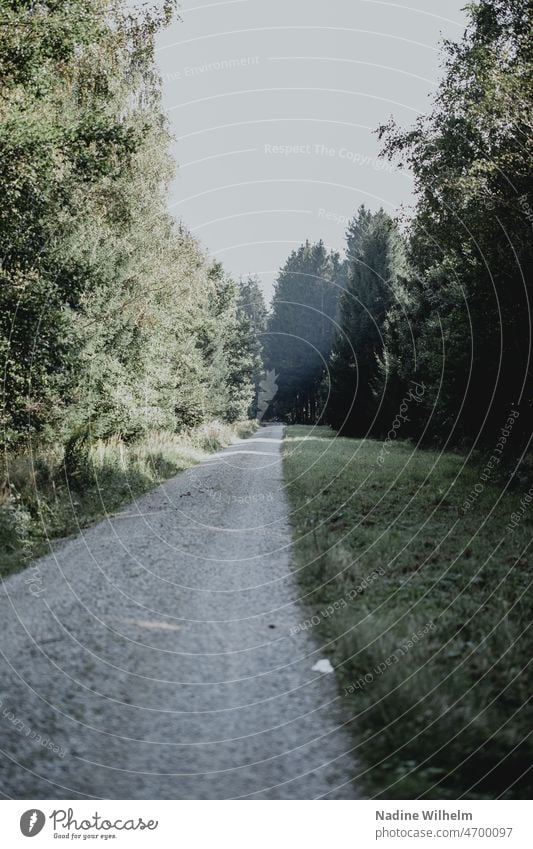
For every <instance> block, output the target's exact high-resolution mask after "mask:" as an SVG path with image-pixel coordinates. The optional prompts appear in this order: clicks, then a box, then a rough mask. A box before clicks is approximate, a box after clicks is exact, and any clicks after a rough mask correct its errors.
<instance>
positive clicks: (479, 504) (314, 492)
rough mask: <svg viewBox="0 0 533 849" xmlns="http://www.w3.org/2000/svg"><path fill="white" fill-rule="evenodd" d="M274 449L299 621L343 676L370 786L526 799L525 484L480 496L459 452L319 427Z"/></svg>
mask: <svg viewBox="0 0 533 849" xmlns="http://www.w3.org/2000/svg"><path fill="white" fill-rule="evenodd" d="M283 456H284V473H285V480H286V481H287V491H288V495H289V500H290V502H291V506H292V513H291V515H292V519H293V522H294V524H295V535H294V536H295V568H296V570H297V572H296V574H297V577H298V580H299V581H300V583H301V586H302V592H303V594H304V596H305V598H306V600H307V603H308V605H309V612H308V613H307V614H304V617H303V622H302V625H301V627H302V629H304V630H306V629H307V627H308V625H306V623H312V624H311V627H313V625H314V623H316V625H315V626H314V628H313V633H314V634H315V636H316V638H317V639H318V641H319V642H320V644H321V645H322V646H323V647H324V650H325V651H326V652H328V654H329V656H330V658H331V662H332V664H333V666H334V667H335V670H336V672H337V674H338V678H339V684H340V692H341V699H342V701H343V702H344V703H345V706H346V713H347V718H348V717H349V719H350V720H351V722H350V725H351V728H352V729H353V733H354V736H355V738H356V739H355V745H356V747H357V755H358V758H359V760H360V762H361V770H360V780H361V781H362V782H364V785H365V789H366V792H367V793H368V795H371V796H374V795H376V796H378V797H379V798H385V799H390V798H396V799H412V798H427V799H442V798H449V799H457V798H458V797H466V798H491V799H493V798H495V797H496V796H498V797H500V795H502V796H503V797H504V798H518V799H521V798H528V796H529V794H530V793H531V790H532V781H531V772H530V770H529V765H530V763H531V758H532V755H533V751H532V749H533V747H532V743H531V736H530V717H529V713H530V712H529V707H528V703H529V701H530V692H529V690H530V687H529V679H528V675H527V667H528V665H529V663H530V657H531V639H530V638H528V637H527V635H528V633H530V623H531V617H532V613H533V610H532V596H531V592H530V579H531V575H530V570H529V569H528V564H527V557H526V556H525V554H524V552H525V551H526V550H527V548H528V546H529V544H530V540H531V530H532V528H531V518H530V517H528V516H527V514H526V515H524V514H523V512H521V511H520V503H521V501H520V500H521V498H523V495H522V493H520V492H518V491H516V490H514V491H513V490H510V491H508V492H507V493H506V494H505V495H504V497H503V498H502V487H503V486H504V484H505V480H501V481H498V480H496V478H495V479H494V480H493V481H487V482H485V483H483V485H482V489H481V491H480V492H478V491H477V490H476V487H479V484H480V481H481V480H482V479H483V478H482V477H481V475H483V468H484V466H483V465H482V464H481V465H479V466H478V465H477V464H474V463H471V464H470V465H468V466H466V465H465V457H464V455H461V454H460V453H459V452H454V453H450V452H442V451H440V450H439V451H434V450H433V451H430V450H420V449H419V450H418V451H414V452H413V450H412V446H409V445H408V444H407V443H405V442H403V443H402V442H400V441H391V442H389V443H388V444H387V443H383V442H379V441H373V440H368V439H367V440H353V439H343V438H341V437H339V436H338V434H336V433H334V432H333V431H331V430H328V429H326V428H316V427H314V428H312V429H311V428H305V427H293V428H289V429H288V430H287V432H286V438H285V440H284V451H283ZM383 457H385V462H382V459H383ZM473 492H476V493H477V494H476V501H475V507H472V509H470V510H466V511H465V510H464V504H465V503H467V502H468V499H469V498H471V496H472V493H473ZM488 516H490V521H488V522H487V521H485V520H484V517H488ZM513 516H517V517H520V516H523V518H522V519H521V520H517V521H516V522H513V521H512V517H513ZM480 523H481V524H482V527H483V532H482V533H480V532H479V529H480ZM313 617H314V618H313ZM420 635H421V636H420ZM295 639H297V635H296V636H295ZM409 644H410V645H409ZM406 646H407V648H405V647H406ZM358 777H359V776H357V775H355V776H354V778H355V779H356V780H357V778H358Z"/></svg>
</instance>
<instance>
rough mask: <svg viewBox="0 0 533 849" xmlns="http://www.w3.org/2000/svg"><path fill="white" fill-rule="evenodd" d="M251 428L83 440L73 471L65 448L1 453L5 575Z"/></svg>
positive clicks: (1, 572) (0, 533)
mask: <svg viewBox="0 0 533 849" xmlns="http://www.w3.org/2000/svg"><path fill="white" fill-rule="evenodd" d="M254 428H255V423H254V422H238V423H236V424H234V425H228V424H223V423H221V422H211V423H209V424H206V425H202V426H201V427H198V428H196V429H194V430H191V431H189V432H187V433H183V434H175V433H169V432H154V433H151V434H149V435H147V436H145V437H144V438H143V439H141V440H139V441H138V442H134V443H125V442H123V441H121V440H120V439H113V440H109V441H106V442H102V441H98V442H95V443H93V444H90V445H83V446H80V448H79V450H78V455H77V457H75V458H73V457H70V458H69V471H68V472H67V471H66V464H65V451H64V450H63V449H62V448H61V447H48V448H47V449H42V450H36V451H35V452H32V453H25V452H21V453H18V454H14V455H10V456H9V455H8V456H7V457H4V466H3V478H4V480H3V486H1V487H0V576H3V577H5V576H6V575H8V574H9V573H11V572H13V571H16V570H17V569H20V568H22V567H23V566H25V565H27V564H28V562H29V561H30V560H32V559H33V558H34V557H36V556H38V555H40V554H43V553H45V552H47V551H49V550H50V547H51V545H52V544H53V541H54V540H57V539H58V538H61V537H65V536H69V535H70V534H74V533H77V532H78V531H79V530H80V529H81V528H83V527H86V526H87V525H88V524H90V523H91V522H94V521H95V520H97V519H99V518H102V517H103V516H106V515H109V513H112V512H114V511H115V510H117V509H118V508H119V507H121V506H122V505H123V504H125V503H127V502H128V501H131V500H133V499H134V498H137V497H138V496H139V495H142V493H144V492H147V491H148V490H149V489H152V488H153V487H155V486H157V485H158V484H159V483H161V482H162V481H164V480H166V479H167V478H169V477H172V475H175V474H177V473H178V472H181V471H183V470H184V469H187V468H189V467H190V466H192V465H194V464H195V463H198V462H199V461H200V460H201V459H202V458H203V457H205V456H207V454H208V453H210V452H212V451H217V450H218V449H220V448H223V447H224V446H226V445H229V444H230V443H231V442H232V441H234V440H235V438H237V437H243V436H246V435H247V434H248V433H250V432H251V431H253V430H254Z"/></svg>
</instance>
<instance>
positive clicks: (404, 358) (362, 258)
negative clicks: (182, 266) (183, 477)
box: [268, 0, 533, 449]
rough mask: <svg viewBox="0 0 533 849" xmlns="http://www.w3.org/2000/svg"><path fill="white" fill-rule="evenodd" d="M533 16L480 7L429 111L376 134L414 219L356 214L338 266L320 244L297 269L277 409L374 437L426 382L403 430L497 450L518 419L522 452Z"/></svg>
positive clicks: (279, 316)
mask: <svg viewBox="0 0 533 849" xmlns="http://www.w3.org/2000/svg"><path fill="white" fill-rule="evenodd" d="M531 11H532V7H531V3H530V2H528V0H480V2H478V3H476V4H472V5H471V6H470V7H469V25H468V28H467V31H466V33H465V35H464V37H463V39H462V41H461V42H460V43H458V44H453V43H446V44H445V45H444V55H443V62H444V69H443V70H444V73H443V79H442V82H441V84H440V87H439V90H438V93H437V95H436V97H435V99H434V103H433V109H432V111H431V112H430V114H428V115H426V116H423V117H421V118H420V119H419V120H418V121H417V123H416V124H415V126H414V127H413V128H412V129H410V130H407V131H402V130H400V129H398V128H397V127H396V126H395V125H394V122H393V121H392V120H391V122H390V123H388V124H386V125H384V126H382V127H381V128H379V130H378V132H379V135H380V137H381V138H382V140H383V155H384V156H388V157H390V158H392V159H393V160H395V161H397V162H398V163H399V166H400V167H404V166H407V167H409V168H410V169H411V170H412V172H413V174H414V178H415V189H416V193H417V203H416V207H415V209H414V214H413V215H412V217H410V218H404V219H400V220H398V221H394V220H392V218H391V217H390V216H389V215H387V214H386V213H385V212H383V210H378V211H376V212H371V211H369V210H367V209H364V208H361V209H360V210H359V211H358V212H357V214H356V215H355V216H354V218H353V221H352V223H351V224H350V226H349V228H348V232H347V241H346V259H345V261H343V262H341V261H339V260H338V259H337V258H330V260H329V262H326V261H325V260H324V258H323V257H325V255H326V251H325V248H324V246H323V245H317V246H310V245H306V246H305V247H303V248H302V249H300V251H297V252H296V253H294V254H292V255H291V257H290V258H289V259H288V261H287V264H286V266H285V268H284V269H283V271H282V273H281V275H280V278H279V280H278V283H277V287H276V291H275V295H274V301H273V309H272V315H271V317H270V320H269V330H270V331H271V332H273V333H279V332H283V333H290V334H294V338H291V339H287V340H286V341H285V343H284V345H279V344H277V343H276V344H272V345H270V347H269V351H268V361H269V365H270V367H271V368H275V369H276V371H277V372H279V373H280V377H279V378H278V383H279V385H280V386H282V387H283V391H280V393H279V394H278V396H277V398H276V399H275V401H274V403H273V404H272V414H273V415H277V416H280V417H283V418H285V419H287V420H289V421H296V422H301V423H307V422H310V421H316V422H322V423H329V424H331V425H332V426H334V427H335V428H337V429H339V430H340V431H341V432H342V433H344V434H346V435H357V436H365V435H371V436H378V437H379V436H384V435H385V434H386V433H387V432H388V430H389V429H390V427H391V422H392V421H393V420H394V418H395V416H396V415H397V413H398V410H399V408H400V407H401V405H402V402H403V401H404V399H405V398H407V397H409V392H410V390H413V388H417V387H418V389H417V400H416V403H412V404H411V405H410V410H409V415H408V416H406V417H405V418H406V419H408V421H407V420H406V421H405V422H404V424H403V425H402V435H403V436H406V437H407V436H412V437H416V438H417V439H423V440H424V441H426V442H436V443H440V444H444V443H446V444H472V443H478V444H480V445H483V444H491V443H493V442H494V440H495V439H496V438H497V436H498V435H499V432H500V430H501V428H502V427H503V426H504V424H505V422H506V420H507V417H508V415H509V413H510V411H511V410H514V411H518V412H519V418H518V419H517V425H516V426H515V427H514V429H513V440H514V444H515V447H516V448H517V449H523V448H524V447H525V446H526V444H527V441H528V440H529V436H530V434H531V432H532V426H533V409H532V403H533V386H532V379H531V378H532V374H531V363H530V348H531V312H530V295H531V271H532V247H531V229H532V224H533V201H531V180H530V176H529V175H530V162H531V152H532V151H531V146H532V142H531V125H532V116H531V91H532V82H533V79H532V59H531V43H530V32H531ZM315 257H316V259H315ZM321 300H322V301H323V302H324V304H325V307H324V310H323V313H322V315H321V316H316V315H315V314H314V310H316V309H317V305H318V303H319V302H320V301H321ZM311 314H312V315H313V318H312V319H311V318H310V316H311ZM322 357H323V358H324V359H325V360H326V361H327V364H326V366H325V367H324V369H323V370H322V374H319V372H320V367H319V364H318V361H319V359H320V358H322Z"/></svg>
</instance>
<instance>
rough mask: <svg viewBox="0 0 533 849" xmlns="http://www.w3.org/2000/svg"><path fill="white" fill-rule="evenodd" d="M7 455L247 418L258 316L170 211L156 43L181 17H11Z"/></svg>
mask: <svg viewBox="0 0 533 849" xmlns="http://www.w3.org/2000/svg"><path fill="white" fill-rule="evenodd" d="M1 5H2V18H3V21H2V24H3V25H2V28H1V30H0V71H1V76H2V85H1V94H0V119H1V122H0V187H1V191H2V204H1V207H0V217H1V226H0V257H1V265H0V274H1V287H0V363H1V367H2V381H1V389H0V391H1V404H0V432H1V439H2V442H3V446H4V449H5V450H7V451H8V452H16V451H19V450H22V449H23V448H24V447H25V446H27V445H28V444H29V443H30V442H31V444H37V443H39V444H43V443H44V444H58V445H59V446H63V448H64V450H65V459H66V461H67V464H68V463H69V462H70V463H72V464H74V465H75V463H76V457H77V455H78V454H79V453H80V452H81V453H83V450H82V449H83V445H84V444H85V443H86V442H87V441H88V440H94V439H104V440H105V439H108V438H111V437H114V438H115V437H116V438H120V439H122V440H125V441H128V440H134V439H137V438H139V437H140V436H142V434H143V433H146V432H148V431H150V430H169V431H172V432H175V431H179V430H181V429H183V428H191V427H194V426H196V425H198V424H201V423H202V422H205V421H208V420H210V419H215V418H216V419H222V420H225V421H228V422H233V421H236V420H239V419H244V418H247V417H248V416H250V415H252V416H253V415H254V410H255V408H256V405H257V398H256V395H257V386H258V383H259V379H260V378H259V376H258V374H259V371H260V368H261V360H260V354H261V351H260V343H259V333H260V332H261V330H262V328H261V326H260V325H261V321H263V318H261V316H264V304H263V303H262V295H261V291H260V288H259V286H258V284H257V281H255V280H248V281H244V282H241V283H240V284H239V283H237V282H235V281H234V280H232V279H231V278H230V276H229V275H228V274H227V273H226V272H225V271H224V269H223V268H222V266H221V265H220V264H219V263H217V262H215V261H213V259H212V258H211V257H210V256H209V255H208V254H207V253H206V251H205V250H204V249H203V248H202V246H201V245H200V244H199V243H198V242H197V241H196V240H195V239H194V238H193V237H192V236H191V234H190V233H189V232H188V231H187V229H186V228H185V226H183V225H179V224H177V223H176V222H175V221H174V220H173V219H172V217H171V216H170V215H169V214H168V212H167V188H168V185H169V181H170V179H171V177H172V173H173V163H172V159H171V156H170V153H169V146H170V142H171V136H170V132H169V128H168V125H167V121H166V119H165V116H164V113H163V109H162V106H161V87H160V79H159V76H158V74H157V72H156V66H155V62H154V42H155V37H156V34H157V33H158V31H159V30H160V29H161V28H162V27H164V26H165V25H167V24H168V23H169V21H170V20H171V17H172V14H173V12H174V5H175V4H174V2H171V0H165V2H164V3H163V4H162V5H161V7H160V9H159V10H157V9H148V10H145V11H144V12H135V13H133V12H131V11H129V10H128V7H127V4H120V3H119V4H117V3H115V2H113V0H72V2H69V3H63V2H57V0H43V2H39V3H32V2H19V0H17V2H15V1H14V0H3V2H2V4H1Z"/></svg>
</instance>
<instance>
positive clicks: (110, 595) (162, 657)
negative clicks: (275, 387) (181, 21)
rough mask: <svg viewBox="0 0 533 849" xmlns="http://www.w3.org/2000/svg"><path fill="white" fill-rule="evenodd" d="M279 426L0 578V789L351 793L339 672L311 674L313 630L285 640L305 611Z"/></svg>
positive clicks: (48, 793)
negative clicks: (293, 560) (293, 566)
mask: <svg viewBox="0 0 533 849" xmlns="http://www.w3.org/2000/svg"><path fill="white" fill-rule="evenodd" d="M282 433H283V428H282V426H281V425H272V426H268V427H264V428H261V429H260V430H259V431H258V432H257V433H256V434H255V435H254V436H253V437H252V438H250V439H248V440H245V441H241V442H239V443H236V444H235V445H233V446H231V447H230V448H227V449H225V450H224V451H222V452H220V453H219V454H217V455H213V456H212V457H210V458H209V459H208V460H207V461H205V462H203V463H201V464H200V465H198V466H195V467H194V468H192V469H189V470H188V471H186V472H183V473H181V474H179V475H177V476H176V477H174V478H172V479H171V480H169V481H167V482H166V483H165V484H164V485H162V486H159V487H158V488H157V489H155V490H153V491H152V492H150V493H149V494H147V495H145V496H143V497H142V498H140V499H139V500H138V501H137V502H135V503H133V504H130V505H128V507H127V508H125V509H124V510H123V511H121V512H120V513H118V514H115V515H113V516H112V517H109V518H108V519H107V520H106V521H103V522H100V523H98V524H97V525H94V526H93V527H91V528H89V529H88V530H85V531H83V532H82V533H81V535H80V536H79V537H76V538H75V539H72V540H69V541H67V542H65V543H63V544H62V545H61V546H59V547H58V548H57V550H56V551H55V552H54V554H53V555H50V556H47V557H44V558H41V559H40V560H38V561H36V562H35V563H34V564H33V565H32V566H31V567H29V568H28V569H26V570H25V571H24V572H21V573H19V574H16V575H13V576H12V577H10V578H8V579H7V580H6V581H4V583H3V587H2V590H3V591H2V593H1V594H0V607H1V609H0V621H1V622H2V657H1V659H0V674H1V679H0V700H1V704H0V749H1V750H2V753H3V754H2V759H1V762H0V791H1V793H2V794H3V795H4V797H8V798H28V799H46V798H73V799H77V798H79V799H83V798H91V797H95V798H104V799H136V798H138V799H231V798H233V799H235V798H256V799H312V798H318V797H326V798H335V799H350V798H355V797H356V795H357V794H356V791H355V789H354V786H353V784H352V783H351V780H350V776H351V775H353V774H354V772H355V768H356V764H355V761H354V758H353V752H352V748H353V741H352V740H351V738H350V737H349V735H348V733H347V731H346V730H345V728H343V727H342V719H340V717H339V713H338V702H339V699H338V693H337V689H336V683H335V676H334V675H333V674H328V673H327V672H318V671H313V669H312V667H313V666H314V665H315V664H316V663H317V661H319V660H321V659H323V657H324V656H323V654H322V653H321V651H320V647H319V646H318V645H317V643H316V642H315V641H314V638H313V636H312V634H311V633H310V632H309V631H307V632H306V631H303V630H301V631H299V632H298V633H296V634H294V635H291V629H293V630H295V626H296V625H298V623H300V622H302V621H303V620H305V618H306V617H307V615H308V614H307V612H306V611H305V609H303V608H302V607H301V605H300V603H299V601H298V592H297V588H296V584H295V581H294V577H293V576H292V575H291V572H290V567H289V557H290V530H289V524H288V506H287V501H286V498H285V494H284V490H283V482H282V472H281V459H280V443H281V439H282ZM320 668H326V669H327V664H322V665H321V666H320Z"/></svg>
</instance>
